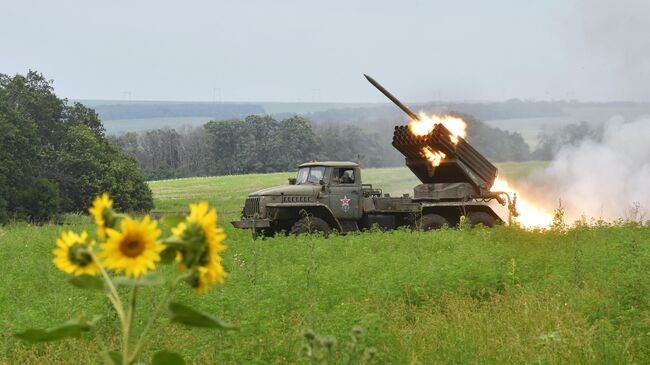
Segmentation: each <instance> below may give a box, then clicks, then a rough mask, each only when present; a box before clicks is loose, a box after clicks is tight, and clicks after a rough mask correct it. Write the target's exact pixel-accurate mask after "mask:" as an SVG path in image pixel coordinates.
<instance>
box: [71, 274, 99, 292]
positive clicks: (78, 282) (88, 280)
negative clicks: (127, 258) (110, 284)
mask: <svg viewBox="0 0 650 365" xmlns="http://www.w3.org/2000/svg"><path fill="white" fill-rule="evenodd" d="M68 283H70V284H72V285H74V286H76V287H77V288H81V289H94V290H104V282H103V281H102V279H100V278H98V277H96V276H91V275H79V276H73V277H71V278H69V279H68Z"/></svg>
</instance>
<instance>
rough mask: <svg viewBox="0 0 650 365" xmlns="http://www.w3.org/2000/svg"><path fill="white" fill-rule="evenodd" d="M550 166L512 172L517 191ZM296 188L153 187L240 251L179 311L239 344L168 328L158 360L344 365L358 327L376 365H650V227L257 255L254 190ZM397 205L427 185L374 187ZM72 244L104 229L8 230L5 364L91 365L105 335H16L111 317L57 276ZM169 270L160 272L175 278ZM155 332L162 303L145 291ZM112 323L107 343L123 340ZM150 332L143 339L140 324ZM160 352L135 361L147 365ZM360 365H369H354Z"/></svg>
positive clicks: (408, 237)
mask: <svg viewBox="0 0 650 365" xmlns="http://www.w3.org/2000/svg"><path fill="white" fill-rule="evenodd" d="M540 166H543V164H542V163H526V164H516V163H512V164H510V163H509V164H501V165H499V168H500V171H501V172H502V175H505V176H507V177H508V178H510V179H517V178H521V177H523V176H525V175H526V174H528V173H529V172H530V170H531V169H534V168H536V167H540ZM289 175H290V174H289V173H279V174H268V175H248V176H228V177H211V178H194V179H180V180H169V181H159V182H152V183H151V186H152V188H153V190H154V194H155V203H156V209H158V210H166V211H177V210H184V209H185V205H186V204H187V203H188V202H193V201H197V200H199V199H207V200H208V201H209V202H210V203H211V204H212V205H214V206H216V207H217V208H218V209H219V211H220V224H221V225H222V226H223V227H224V228H225V229H226V233H227V234H228V239H227V241H226V244H227V245H228V250H227V251H226V252H225V253H224V255H223V256H224V264H225V266H226V268H227V271H228V272H229V276H228V278H227V280H226V283H225V284H224V285H223V286H221V287H219V288H217V289H216V290H213V291H211V292H210V293H208V294H206V295H203V296H196V295H191V294H189V293H188V289H187V287H182V288H181V290H179V291H178V292H177V294H176V295H175V300H177V301H181V302H183V303H187V304H189V305H191V306H193V307H195V308H200V309H202V310H206V311H210V312H213V313H216V314H218V315H219V316H220V317H222V318H223V319H225V320H227V321H230V322H232V323H235V324H236V325H237V326H238V330H236V331H229V332H219V331H217V332H215V331H212V330H207V329H206V330H188V329H186V328H183V327H179V326H177V325H172V324H170V323H169V322H168V321H167V320H163V321H162V323H161V324H160V326H159V328H158V330H157V331H156V332H155V334H154V337H153V339H152V341H151V350H156V349H160V348H167V349H170V350H172V351H175V352H179V353H181V354H182V355H183V356H184V357H185V359H186V361H187V363H188V364H201V363H205V364H216V363H218V364H309V363H310V362H309V361H307V360H306V359H305V357H304V356H303V355H302V354H303V352H302V351H303V350H302V348H303V345H304V343H305V342H304V340H303V337H302V333H303V331H304V330H305V329H307V328H310V329H312V330H313V331H315V332H316V333H317V334H319V335H323V336H333V337H335V338H336V344H335V345H334V352H335V354H336V355H335V356H336V358H335V360H334V361H332V362H331V363H332V364H334V363H335V364H341V363H345V361H344V359H345V354H346V353H347V351H348V348H347V343H348V342H349V339H350V331H351V329H352V328H353V326H355V325H358V326H361V327H362V328H363V335H362V340H361V343H360V344H361V346H363V347H373V348H375V349H376V350H377V354H378V355H377V359H376V360H377V361H376V362H375V364H441V363H443V364H624V363H627V364H647V363H650V335H649V334H650V275H648V262H650V226H648V225H646V226H639V225H635V224H628V225H621V226H605V225H603V226H599V227H579V228H575V229H572V230H570V231H568V232H529V231H524V230H521V229H518V228H516V227H512V226H511V227H496V228H493V229H484V228H474V229H462V230H459V229H443V230H438V231H433V232H427V233H422V232H410V231H393V232H366V233H362V234H354V235H348V236H336V235H334V236H332V237H330V238H328V239H324V238H319V237H299V238H296V237H275V238H272V239H268V240H264V241H260V240H258V241H252V240H251V238H250V233H249V232H247V231H240V230H234V229H233V228H232V227H231V226H230V225H229V224H228V223H227V222H228V220H229V219H231V218H234V217H236V215H237V214H238V212H239V206H240V205H241V203H242V199H243V198H244V196H245V195H246V194H247V193H249V192H250V191H252V190H256V189H258V188H261V187H265V186H268V185H273V184H279V183H285V182H286V178H287V177H288V176H289ZM363 178H364V180H365V181H367V182H373V183H376V184H377V185H380V186H382V187H384V188H385V190H387V191H396V192H397V191H403V190H405V189H410V188H411V187H412V185H413V184H414V181H413V177H412V176H411V174H410V172H408V171H407V170H406V169H403V168H398V169H376V170H375V169H371V170H367V171H366V172H365V174H364V176H363ZM62 229H73V230H81V229H92V225H91V224H90V222H89V220H88V219H87V218H86V217H69V219H68V220H67V224H66V225H65V226H58V225H52V224H49V225H44V226H33V225H28V224H22V223H21V224H15V225H10V226H5V227H0V247H1V248H2V250H0V264H1V265H2V280H0V319H1V320H2V327H3V330H2V332H0V363H2V364H94V363H98V362H99V358H98V357H97V355H96V354H97V352H98V351H99V350H100V348H99V347H98V345H97V342H96V341H95V338H94V336H93V335H84V336H82V337H81V338H80V339H69V340H65V341H61V342H54V343H46V344H39V345H25V344H23V343H22V342H19V341H17V340H16V339H14V338H13V337H12V336H11V334H12V333H13V332H16V331H20V330H23V329H25V328H27V327H47V326H49V325H52V324H55V323H58V322H60V321H61V320H59V319H65V318H70V317H74V316H77V315H79V314H80V313H85V314H87V315H92V314H98V313H106V310H107V309H108V308H109V305H108V304H107V302H106V301H105V299H104V298H103V297H102V296H100V295H97V294H96V293H91V292H87V291H83V290H80V289H76V288H74V287H72V286H70V285H68V284H67V283H65V282H64V280H65V278H66V276H65V275H64V274H62V273H61V272H58V271H57V270H56V269H55V268H54V267H53V266H52V264H51V259H52V255H51V250H52V248H53V247H54V240H55V238H56V237H57V235H58V234H59V232H60V231H61V230H62ZM172 270H173V269H172V268H170V267H163V269H162V272H163V273H164V275H171V274H172ZM141 294H142V296H141V299H140V300H139V306H138V312H139V313H140V314H141V315H142V316H143V317H141V318H142V319H143V320H146V317H147V316H148V314H149V311H150V310H151V309H152V307H153V305H154V303H155V302H156V301H157V300H158V299H159V296H153V295H152V294H151V291H150V290H149V289H147V288H144V289H143V290H142V291H141ZM116 321H117V319H116V317H115V316H113V315H109V316H105V317H103V318H102V319H101V320H100V322H99V328H98V329H97V333H98V336H99V337H100V338H102V339H103V341H104V342H105V343H106V344H107V346H108V347H109V348H115V347H117V345H118V343H119V341H120V339H119V336H118V334H117V333H115V332H114V331H113V330H112V329H111V328H112V326H113V325H114V324H115V322H116ZM140 325H141V324H140ZM150 356H151V351H150V352H147V353H145V354H144V356H142V357H141V358H140V359H138V361H140V362H148V361H150ZM353 364H358V362H353Z"/></svg>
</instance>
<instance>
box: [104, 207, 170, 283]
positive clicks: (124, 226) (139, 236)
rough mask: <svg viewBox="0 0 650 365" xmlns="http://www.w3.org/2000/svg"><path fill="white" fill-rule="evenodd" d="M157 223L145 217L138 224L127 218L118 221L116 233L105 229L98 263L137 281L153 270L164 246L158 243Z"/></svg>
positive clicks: (110, 229)
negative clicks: (100, 262)
mask: <svg viewBox="0 0 650 365" xmlns="http://www.w3.org/2000/svg"><path fill="white" fill-rule="evenodd" d="M157 223H158V222H156V221H151V220H150V219H149V216H146V217H144V219H143V220H141V221H138V220H134V219H131V218H130V217H126V218H124V219H123V220H122V221H121V222H120V230H119V231H117V230H115V229H112V228H106V235H107V239H106V243H104V244H103V245H102V248H103V251H102V252H100V253H99V256H100V257H101V259H102V264H104V266H105V267H107V268H109V269H113V270H116V271H125V272H126V276H129V277H133V278H138V277H140V275H142V274H146V273H147V271H148V270H153V269H155V267H156V264H155V262H156V261H160V252H161V251H162V250H164V249H165V245H163V244H161V243H160V242H158V241H157V240H158V237H159V236H160V230H159V229H158V228H157V225H158V224H157Z"/></svg>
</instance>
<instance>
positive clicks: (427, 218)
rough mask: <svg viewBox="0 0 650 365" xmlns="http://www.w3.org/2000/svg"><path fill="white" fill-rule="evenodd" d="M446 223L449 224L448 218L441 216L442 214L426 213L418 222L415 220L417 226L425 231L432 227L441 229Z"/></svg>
mask: <svg viewBox="0 0 650 365" xmlns="http://www.w3.org/2000/svg"><path fill="white" fill-rule="evenodd" d="M444 225H449V221H448V220H447V218H445V217H443V216H441V215H440V214H434V213H430V214H425V215H423V216H422V219H421V220H420V221H418V222H415V226H416V228H419V229H421V230H423V231H430V230H432V229H440V228H442V227H443V226H444Z"/></svg>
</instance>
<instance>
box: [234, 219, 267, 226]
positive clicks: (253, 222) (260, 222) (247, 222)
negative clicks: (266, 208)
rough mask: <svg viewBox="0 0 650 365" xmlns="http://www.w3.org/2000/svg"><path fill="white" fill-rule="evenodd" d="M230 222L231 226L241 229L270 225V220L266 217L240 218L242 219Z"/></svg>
mask: <svg viewBox="0 0 650 365" xmlns="http://www.w3.org/2000/svg"><path fill="white" fill-rule="evenodd" d="M230 223H232V225H233V227H235V228H241V229H251V228H269V227H271V221H270V220H269V219H268V218H258V219H255V218H242V220H239V221H232V222H230Z"/></svg>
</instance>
